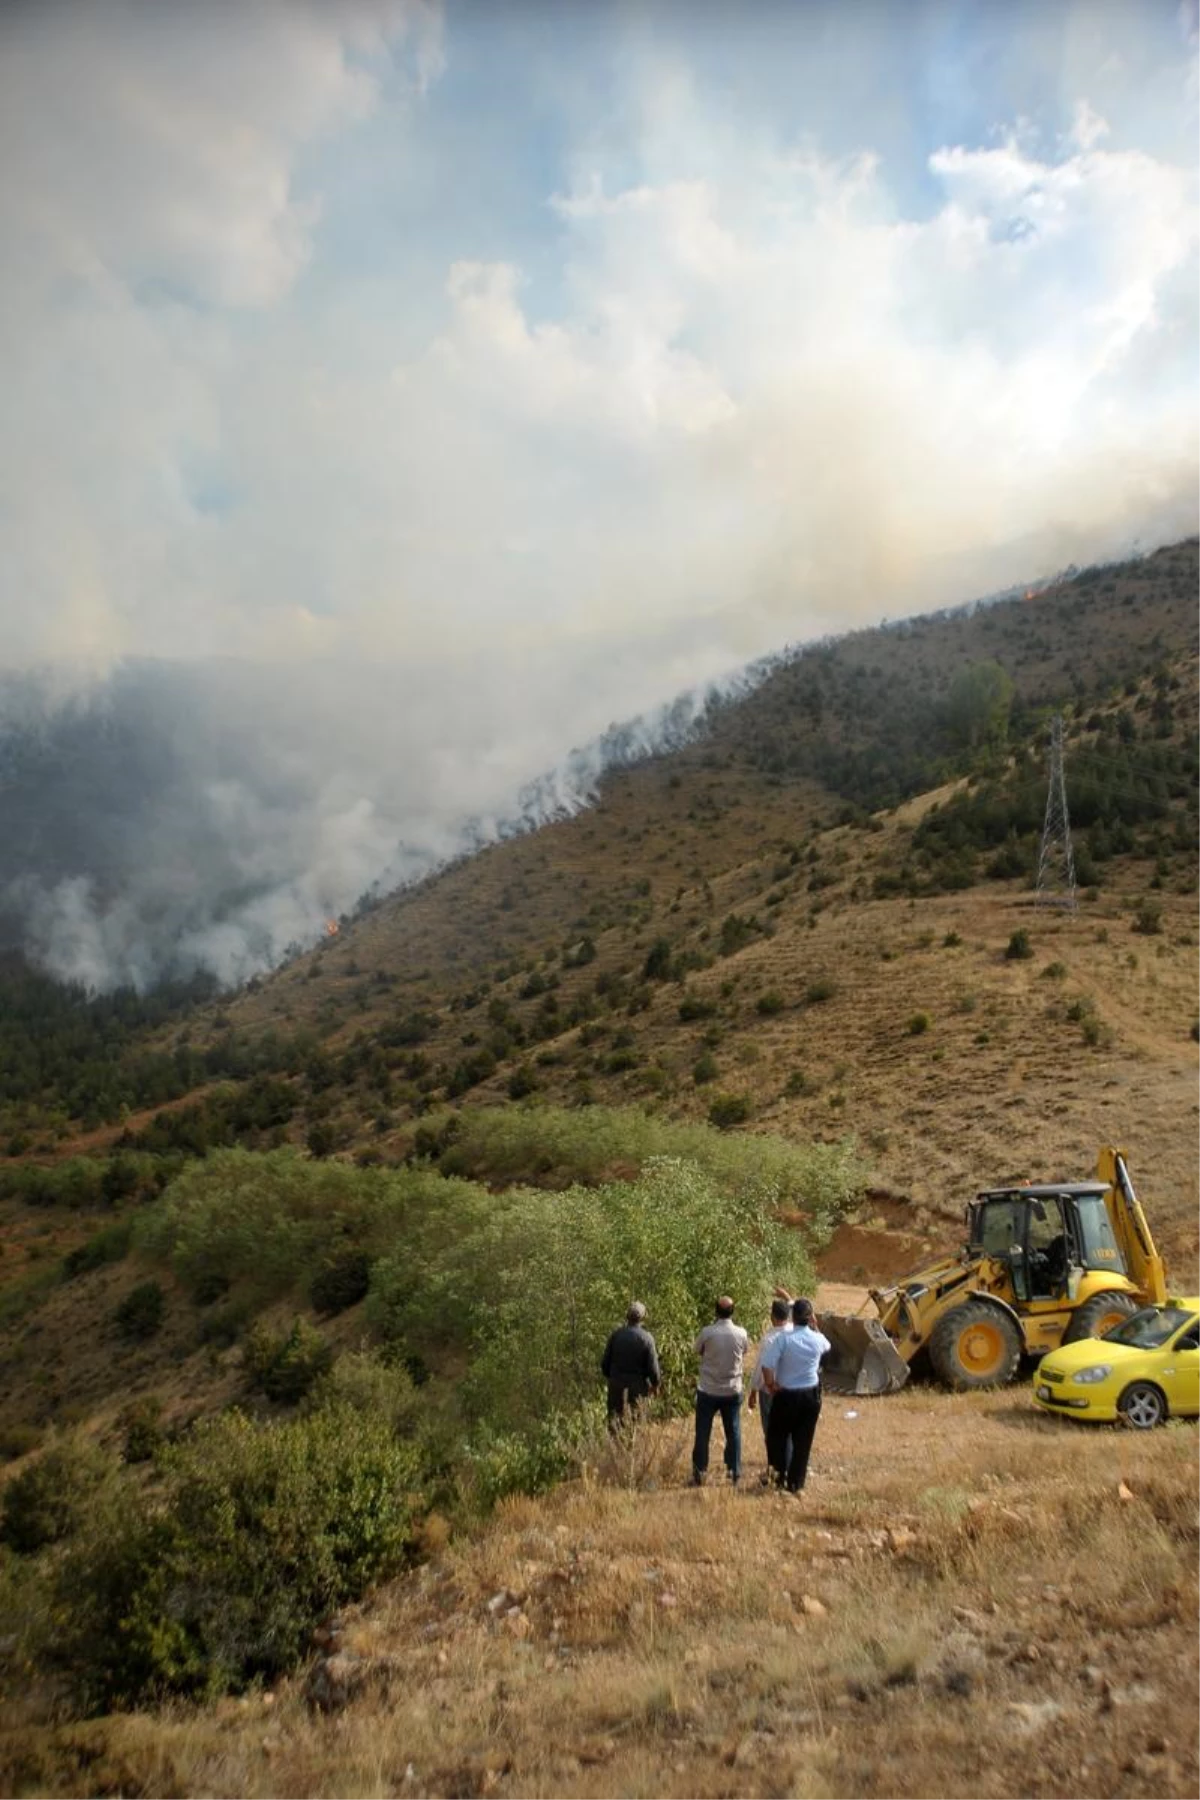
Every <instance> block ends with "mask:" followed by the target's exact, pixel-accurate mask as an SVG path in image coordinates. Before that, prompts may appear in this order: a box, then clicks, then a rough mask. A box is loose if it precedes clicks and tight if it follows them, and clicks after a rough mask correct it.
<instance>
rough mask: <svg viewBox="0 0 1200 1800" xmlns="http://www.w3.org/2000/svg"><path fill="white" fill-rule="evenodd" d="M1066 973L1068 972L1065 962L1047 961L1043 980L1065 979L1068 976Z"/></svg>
mask: <svg viewBox="0 0 1200 1800" xmlns="http://www.w3.org/2000/svg"><path fill="white" fill-rule="evenodd" d="M1066 973H1067V965H1066V963H1065V962H1050V963H1047V964H1046V966H1045V968H1044V969H1043V970H1042V980H1043V981H1063V980H1065V978H1066Z"/></svg>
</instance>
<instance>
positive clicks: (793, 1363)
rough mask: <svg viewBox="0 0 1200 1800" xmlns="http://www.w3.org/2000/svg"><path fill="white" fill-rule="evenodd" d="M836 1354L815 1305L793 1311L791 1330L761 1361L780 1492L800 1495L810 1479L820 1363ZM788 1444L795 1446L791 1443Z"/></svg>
mask: <svg viewBox="0 0 1200 1800" xmlns="http://www.w3.org/2000/svg"><path fill="white" fill-rule="evenodd" d="M831 1349H832V1345H831V1344H830V1342H829V1339H828V1338H827V1337H826V1336H825V1334H824V1332H823V1331H819V1330H818V1329H817V1315H816V1313H815V1312H814V1311H813V1303H812V1301H811V1300H797V1301H796V1302H795V1304H794V1306H793V1307H792V1330H791V1331H790V1332H781V1333H780V1334H779V1336H778V1337H777V1338H775V1340H774V1341H773V1342H772V1343H770V1344H768V1345H767V1348H766V1350H765V1351H764V1352H763V1354H762V1356H760V1357H759V1367H760V1368H761V1369H762V1372H763V1381H764V1383H765V1384H766V1387H767V1391H768V1392H769V1393H770V1395H771V1423H770V1426H769V1428H768V1430H767V1460H768V1462H769V1463H770V1465H771V1468H772V1470H773V1471H774V1474H775V1479H776V1480H777V1481H778V1482H779V1484H780V1486H781V1487H786V1488H787V1490H788V1492H789V1494H798V1493H799V1492H800V1491H801V1489H802V1488H803V1486H804V1483H805V1479H806V1478H807V1475H808V1458H809V1453H810V1452H811V1450H812V1441H813V1438H814V1437H815V1435H816V1430H817V1420H818V1419H819V1418H820V1416H821V1375H820V1370H821V1358H822V1357H823V1356H825V1355H827V1354H828V1352H829V1351H830V1350H831ZM789 1439H790V1440H791V1441H790V1444H789Z"/></svg>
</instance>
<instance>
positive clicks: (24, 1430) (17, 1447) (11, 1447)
mask: <svg viewBox="0 0 1200 1800" xmlns="http://www.w3.org/2000/svg"><path fill="white" fill-rule="evenodd" d="M45 1435H46V1434H45V1432H44V1431H43V1430H42V1427H41V1426H40V1425H29V1424H26V1423H19V1424H16V1425H4V1426H0V1462H15V1461H16V1460H17V1458H18V1457H19V1456H28V1455H29V1452H30V1451H31V1450H39V1449H40V1448H41V1445H42V1440H43V1438H44V1437H45Z"/></svg>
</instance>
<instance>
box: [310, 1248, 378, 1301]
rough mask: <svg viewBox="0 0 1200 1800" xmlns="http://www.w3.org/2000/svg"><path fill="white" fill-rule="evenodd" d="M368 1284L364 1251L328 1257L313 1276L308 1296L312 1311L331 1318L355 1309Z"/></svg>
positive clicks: (369, 1282) (364, 1295) (366, 1256)
mask: <svg viewBox="0 0 1200 1800" xmlns="http://www.w3.org/2000/svg"><path fill="white" fill-rule="evenodd" d="M370 1285H371V1258H370V1257H369V1256H368V1255H367V1253H366V1251H365V1250H344V1251H343V1252H342V1254H341V1255H340V1256H335V1257H331V1258H330V1260H329V1261H328V1262H326V1263H324V1264H323V1265H322V1266H321V1268H319V1269H318V1270H317V1272H316V1274H315V1275H314V1276H313V1278H312V1281H311V1282H310V1284H309V1289H308V1297H309V1300H310V1301H311V1302H312V1308H313V1311H314V1312H318V1313H324V1314H325V1315H326V1316H327V1317H332V1316H333V1314H335V1313H340V1312H345V1311H346V1309H347V1307H350V1306H357V1304H358V1302H359V1301H360V1300H363V1299H365V1298H366V1293H367V1289H368V1288H369V1287H370Z"/></svg>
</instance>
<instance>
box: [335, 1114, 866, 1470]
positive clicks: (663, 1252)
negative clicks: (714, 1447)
mask: <svg viewBox="0 0 1200 1800" xmlns="http://www.w3.org/2000/svg"><path fill="white" fill-rule="evenodd" d="M830 1148H832V1147H830ZM851 1168H857V1164H856V1163H854V1162H853V1159H851V1158H850V1157H849V1155H848V1152H847V1150H846V1148H845V1147H844V1146H843V1147H841V1149H840V1151H839V1150H834V1152H833V1154H832V1155H831V1156H829V1158H828V1160H827V1161H826V1160H825V1158H824V1156H823V1157H822V1168H821V1172H820V1173H818V1170H817V1167H816V1165H815V1164H814V1165H812V1166H811V1173H812V1176H813V1178H814V1179H813V1182H812V1186H811V1189H810V1192H811V1195H812V1201H813V1207H814V1211H815V1212H817V1213H818V1215H822V1216H823V1215H824V1209H825V1207H827V1206H828V1207H829V1208H830V1209H832V1207H833V1206H834V1204H835V1202H834V1201H833V1194H832V1192H831V1191H830V1192H827V1193H823V1192H822V1189H823V1184H824V1183H825V1182H826V1181H828V1182H829V1183H830V1184H831V1187H832V1188H837V1189H838V1190H839V1191H841V1192H842V1195H843V1200H842V1203H843V1204H845V1203H846V1202H847V1201H848V1199H849V1195H848V1194H847V1193H846V1192H845V1191H844V1190H842V1189H841V1183H842V1181H843V1180H844V1178H845V1176H846V1174H847V1173H848V1172H849V1170H850V1169H851ZM780 1192H781V1189H780V1186H779V1184H777V1183H774V1182H771V1181H769V1180H767V1179H764V1180H763V1181H762V1183H761V1185H757V1184H751V1183H749V1182H746V1181H745V1180H743V1182H742V1184H741V1186H740V1189H739V1188H738V1187H735V1186H733V1185H726V1184H725V1183H723V1182H722V1181H721V1180H720V1179H719V1178H716V1177H714V1176H713V1175H709V1174H707V1173H705V1172H704V1171H703V1170H701V1169H699V1168H697V1167H696V1166H695V1164H693V1163H688V1162H685V1161H682V1160H680V1159H679V1158H669V1157H663V1158H661V1159H657V1160H655V1161H654V1162H652V1163H651V1164H650V1165H649V1166H648V1167H647V1168H645V1169H644V1170H643V1171H642V1173H641V1175H640V1176H639V1177H638V1178H637V1179H636V1180H633V1181H614V1182H608V1183H606V1184H604V1185H603V1186H601V1187H597V1188H587V1187H582V1186H575V1187H571V1188H568V1189H566V1190H565V1191H563V1192H558V1193H555V1192H552V1191H548V1190H545V1189H541V1188H536V1189H535V1188H509V1189H507V1190H505V1191H504V1192H502V1193H496V1194H491V1195H487V1196H485V1200H486V1205H484V1206H483V1207H481V1208H480V1209H478V1210H477V1212H476V1214H475V1216H474V1218H472V1219H470V1220H464V1219H462V1218H459V1219H456V1228H455V1230H454V1232H452V1233H447V1232H446V1231H445V1229H444V1228H443V1229H442V1230H441V1231H440V1232H439V1234H438V1236H437V1238H436V1240H434V1239H433V1238H430V1239H428V1240H426V1242H425V1244H424V1246H423V1248H422V1249H421V1250H419V1251H417V1250H416V1249H415V1247H414V1244H413V1242H412V1241H411V1240H410V1241H408V1242H406V1243H405V1244H404V1245H402V1246H399V1247H398V1248H397V1250H396V1252H395V1254H394V1255H393V1256H391V1257H385V1258H383V1259H381V1261H380V1263H379V1264H378V1265H377V1267H376V1269H375V1271H374V1275H373V1278H372V1285H371V1294H370V1296H369V1297H368V1301H367V1308H368V1317H369V1319H370V1320H371V1322H372V1324H373V1325H374V1326H375V1328H376V1330H377V1331H378V1332H379V1333H380V1335H381V1337H382V1338H383V1340H384V1341H385V1343H386V1344H387V1345H388V1346H389V1347H390V1348H391V1349H392V1353H393V1354H395V1353H396V1352H399V1353H403V1354H413V1353H416V1354H419V1355H421V1356H423V1357H425V1358H426V1359H427V1360H429V1361H433V1360H434V1358H435V1357H436V1356H438V1355H439V1354H442V1353H444V1350H445V1349H447V1348H448V1349H449V1350H450V1351H452V1352H453V1354H454V1355H456V1356H457V1357H458V1358H462V1356H463V1353H464V1349H465V1350H466V1352H467V1356H468V1359H469V1361H468V1369H467V1373H466V1376H465V1378H464V1380H463V1382H462V1384H461V1387H460V1389H459V1393H460V1397H461V1404H462V1410H463V1414H464V1417H465V1418H466V1419H467V1421H468V1422H469V1423H470V1424H472V1425H473V1426H475V1427H483V1426H485V1425H486V1427H487V1429H488V1430H489V1431H492V1432H494V1433H496V1434H498V1435H508V1434H516V1435H527V1434H528V1433H529V1432H531V1431H533V1430H534V1429H535V1428H536V1427H538V1426H539V1425H540V1423H541V1421H543V1420H545V1419H547V1418H550V1417H551V1416H552V1415H555V1414H560V1415H565V1414H568V1413H574V1412H575V1411H577V1410H578V1408H579V1407H581V1406H584V1405H587V1404H588V1403H590V1401H592V1400H594V1398H595V1396H596V1393H597V1387H598V1373H597V1370H598V1363H599V1358H600V1355H601V1352H602V1351H603V1348H604V1344H605V1340H606V1339H607V1337H608V1334H609V1332H610V1331H611V1330H612V1328H613V1325H614V1324H615V1323H617V1322H619V1320H620V1319H621V1318H622V1317H623V1316H624V1313H625V1309H626V1307H627V1306H628V1305H629V1298H630V1295H631V1294H634V1293H637V1294H638V1295H639V1296H640V1297H641V1298H642V1299H643V1300H644V1301H645V1302H646V1305H647V1306H648V1307H649V1310H650V1321H651V1328H652V1329H653V1331H654V1333H655V1337H656V1339H657V1342H658V1347H659V1353H660V1357H661V1358H662V1362H663V1370H664V1380H665V1383H666V1388H667V1392H668V1395H670V1394H672V1393H674V1394H676V1395H677V1396H682V1397H686V1396H688V1395H690V1394H691V1393H692V1391H693V1390H694V1376H695V1361H694V1358H693V1355H692V1343H693V1340H694V1338H695V1334H696V1331H697V1330H698V1328H699V1326H700V1325H701V1324H703V1323H704V1321H705V1319H706V1318H707V1317H708V1316H709V1315H710V1312H711V1307H712V1296H713V1294H714V1292H717V1293H719V1292H721V1291H722V1289H724V1290H725V1291H728V1292H730V1293H734V1294H737V1295H738V1296H739V1297H740V1303H741V1304H742V1305H743V1306H745V1307H746V1308H747V1309H748V1310H753V1309H755V1308H757V1307H759V1306H760V1305H761V1306H765V1305H766V1304H767V1302H768V1301H769V1299H770V1294H771V1288H772V1286H773V1285H774V1283H775V1282H776V1281H788V1280H789V1279H795V1280H797V1281H802V1280H805V1279H807V1278H808V1276H809V1274H810V1271H809V1267H808V1263H807V1259H806V1255H805V1250H804V1246H803V1244H802V1243H801V1241H800V1240H799V1239H798V1237H797V1235H796V1234H795V1233H794V1232H788V1231H787V1230H786V1229H785V1228H784V1227H783V1226H781V1225H780V1224H779V1223H778V1221H777V1217H776V1209H777V1206H778V1203H779V1196H780ZM785 1269H786V1270H787V1271H788V1273H783V1271H784V1270H785ZM480 1295H486V1299H487V1304H486V1306H482V1307H481V1306H480V1305H479V1297H480ZM515 1370H519V1378H515V1377H514V1371H515Z"/></svg>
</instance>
